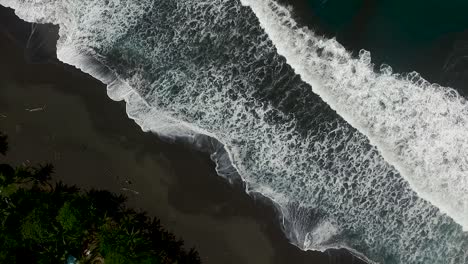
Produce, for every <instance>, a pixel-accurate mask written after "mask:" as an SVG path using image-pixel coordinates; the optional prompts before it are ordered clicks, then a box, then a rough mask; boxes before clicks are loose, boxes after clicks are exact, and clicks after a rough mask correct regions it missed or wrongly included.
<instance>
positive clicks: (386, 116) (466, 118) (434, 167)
mask: <svg viewBox="0 0 468 264" xmlns="http://www.w3.org/2000/svg"><path fill="white" fill-rule="evenodd" d="M242 3H243V4H245V5H248V6H250V7H251V8H252V10H253V11H254V12H255V14H256V15H257V16H258V18H259V21H260V23H261V25H262V27H263V28H264V29H265V31H266V32H267V33H268V35H269V37H270V38H271V40H272V41H273V43H274V44H275V46H276V48H277V49H278V52H279V53H280V54H281V55H283V56H285V57H286V59H287V61H288V63H289V64H290V65H291V66H292V67H293V68H294V70H295V72H296V73H298V74H300V75H301V78H302V79H303V80H304V81H306V82H308V83H309V84H311V85H312V89H313V90H314V92H316V93H317V94H319V95H320V96H321V97H322V98H323V99H324V100H325V101H326V102H327V103H328V104H329V105H330V106H331V107H332V108H333V109H335V110H336V111H337V112H338V113H339V114H340V115H341V116H342V117H344V119H345V120H346V121H347V122H349V123H350V124H352V125H353V126H355V127H356V128H358V129H359V131H360V132H362V133H364V134H365V135H366V136H367V137H368V138H369V139H370V142H371V143H372V144H373V145H375V146H377V147H378V148H379V150H380V152H381V153H382V155H383V156H384V157H385V159H386V160H387V161H388V162H390V163H391V164H392V165H393V166H395V167H396V168H397V169H398V171H399V172H400V173H401V174H402V175H403V176H404V177H405V179H406V180H408V182H409V183H410V184H411V186H412V187H413V189H414V190H416V191H417V193H418V195H419V196H421V197H423V198H425V199H427V200H428V201H430V202H431V203H432V204H434V205H436V206H438V207H439V208H440V209H441V210H442V211H443V212H445V213H447V214H448V215H450V216H451V217H452V218H453V219H455V221H457V222H458V223H459V224H461V225H462V226H463V227H464V229H465V230H466V229H467V228H468V105H467V103H466V99H465V98H463V97H461V96H460V95H459V94H458V93H457V92H456V91H455V90H453V89H451V88H446V87H440V86H439V85H436V84H430V83H428V82H427V81H425V80H424V79H423V78H422V77H421V76H419V75H418V74H417V73H411V74H408V75H406V76H401V75H398V74H393V73H392V69H391V68H390V67H389V66H383V67H381V68H380V73H376V72H374V71H373V65H372V64H371V57H370V53H369V52H366V51H361V53H360V54H359V59H353V58H352V57H351V54H350V53H348V52H347V51H346V50H345V49H344V48H343V47H342V46H341V45H340V44H339V43H338V42H336V41H335V40H334V39H323V38H321V37H318V36H316V35H315V34H314V33H313V32H312V31H310V30H309V29H307V28H300V27H299V26H298V25H297V24H296V22H295V21H294V20H293V19H292V17H291V14H290V11H289V10H288V9H286V8H284V7H282V6H280V5H278V4H277V3H276V2H274V1H272V0H242Z"/></svg>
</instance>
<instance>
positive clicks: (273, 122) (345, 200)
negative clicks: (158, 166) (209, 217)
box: [0, 0, 468, 263]
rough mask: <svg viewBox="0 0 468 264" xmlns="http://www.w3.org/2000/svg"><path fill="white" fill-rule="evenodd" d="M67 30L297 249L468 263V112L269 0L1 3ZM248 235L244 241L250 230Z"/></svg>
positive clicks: (69, 58) (92, 68) (95, 65)
mask: <svg viewBox="0 0 468 264" xmlns="http://www.w3.org/2000/svg"><path fill="white" fill-rule="evenodd" d="M0 4H2V5H4V6H9V7H12V8H14V9H15V11H16V13H17V14H18V16H20V17H21V18H22V19H24V20H26V21H29V22H35V23H53V24H57V25H59V26H60V32H59V34H60V38H59V41H58V44H57V55H58V58H59V59H60V60H61V61H63V62H65V63H68V64H71V65H74V66H76V67H77V68H79V69H81V70H83V71H84V72H87V73H89V74H90V75H92V76H94V77H95V78H97V79H99V80H101V81H102V82H104V83H106V84H107V85H108V94H109V96H110V97H111V98H112V99H114V100H125V101H126V103H127V113H128V115H129V117H131V118H133V119H134V120H135V121H136V122H137V123H138V124H139V125H140V126H141V127H142V129H143V130H145V131H152V132H154V133H157V134H159V135H160V136H162V137H184V138H186V139H187V140H190V139H196V138H197V135H207V136H209V137H212V138H215V139H216V140H217V141H219V142H220V143H221V144H222V146H223V150H222V151H221V150H220V151H217V152H214V153H213V159H214V160H215V161H216V162H217V165H218V171H219V172H220V173H223V172H224V171H228V170H229V168H234V169H235V171H236V172H237V173H238V174H239V175H240V176H241V177H242V179H243V180H244V181H245V183H246V186H247V187H246V188H247V190H246V191H248V192H251V193H260V194H262V195H264V196H266V197H268V198H269V199H271V200H272V201H273V202H274V203H275V204H276V206H277V207H278V209H279V211H280V212H281V216H282V219H283V226H284V231H285V234H286V235H287V236H288V238H289V239H290V240H291V242H292V243H294V244H295V245H297V246H298V247H300V248H302V249H304V250H308V249H313V250H326V249H328V248H347V249H349V250H351V251H352V252H353V253H354V254H356V255H358V256H360V257H361V258H363V259H366V260H367V261H368V262H376V263H468V252H467V250H468V235H467V234H466V233H465V232H464V229H466V228H467V227H468V218H467V216H468V197H467V196H468V192H467V190H468V184H467V174H468V173H467V171H468V129H467V128H468V127H467V126H468V122H467V121H468V120H467V119H468V107H467V104H466V100H465V99H464V98H462V97H461V96H459V95H458V93H457V92H456V91H454V90H453V89H450V88H446V87H440V86H438V85H435V84H430V83H428V82H426V81H425V80H424V79H422V78H421V77H420V76H419V75H418V74H416V73H411V74H408V75H399V74H394V73H392V70H391V68H390V67H389V66H383V67H381V68H380V70H379V71H374V69H373V65H372V63H371V58H370V54H369V53H368V52H365V51H362V52H361V53H360V54H359V57H358V58H353V56H352V55H351V54H350V53H349V52H347V51H346V50H345V49H344V48H343V47H342V46H341V45H340V44H339V43H338V42H336V41H335V40H334V39H325V38H322V37H320V36H317V35H315V34H314V32H313V31H311V30H310V29H307V28H301V27H299V26H298V25H297V24H296V23H295V21H294V20H293V19H292V16H291V12H290V11H289V10H288V9H287V8H284V7H282V6H281V5H279V4H277V3H276V2H274V1H272V0H242V1H238V0H198V1H194V0H190V1H189V0H185V1H184V0H178V1H175V0H164V1H163V0H152V1H151V0H147V1H131V0H106V1H100V0H0ZM246 239H248V238H246Z"/></svg>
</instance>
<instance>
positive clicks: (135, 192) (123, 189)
mask: <svg viewBox="0 0 468 264" xmlns="http://www.w3.org/2000/svg"><path fill="white" fill-rule="evenodd" d="M121 190H122V191H127V192H132V193H134V194H140V193H139V192H137V191H135V190H132V189H128V188H122V189H121Z"/></svg>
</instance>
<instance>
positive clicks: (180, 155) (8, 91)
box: [0, 8, 361, 264]
mask: <svg viewBox="0 0 468 264" xmlns="http://www.w3.org/2000/svg"><path fill="white" fill-rule="evenodd" d="M32 28H34V27H31V25H29V24H27V23H24V22H22V21H20V20H19V19H17V18H16V17H15V16H14V15H13V14H12V11H11V10H8V9H5V8H0V32H1V35H0V53H1V61H0V130H1V131H4V132H5V133H7V134H8V135H9V141H10V145H11V151H10V152H9V154H8V156H7V159H8V161H11V162H14V163H16V164H18V163H23V162H24V163H33V164H36V163H39V162H51V163H53V164H54V165H55V167H56V173H55V176H56V180H61V181H64V182H65V183H67V184H74V185H77V186H79V187H83V188H98V189H107V190H110V191H114V192H120V193H124V194H126V195H128V197H129V201H128V203H129V205H131V206H133V207H134V208H139V209H141V210H144V211H147V212H148V213H149V214H150V215H152V216H157V217H159V218H160V219H161V221H162V224H163V225H165V226H166V227H167V228H169V229H170V230H171V231H174V233H175V234H177V235H179V236H181V237H182V238H183V239H184V240H185V242H186V245H187V247H196V249H197V250H198V251H199V253H200V255H201V258H202V261H203V263H226V264H227V263H252V264H262V263H278V264H279V263H361V262H360V261H359V260H358V259H356V258H355V257H353V256H351V255H350V254H349V253H346V252H345V251H343V250H339V251H337V250H332V251H329V252H325V253H319V252H302V251H300V250H299V249H297V248H296V247H294V246H293V245H291V244H289V243H288V241H287V239H286V238H285V237H284V235H283V234H282V232H281V229H280V225H279V221H278V218H277V216H276V214H275V212H274V209H273V208H272V206H270V205H268V203H266V202H265V201H263V200H262V199H254V198H252V197H250V196H248V195H246V194H245V193H244V191H243V189H242V187H241V185H230V184H229V183H228V182H227V181H225V180H224V179H223V178H221V177H219V176H217V175H216V173H215V170H214V164H213V163H212V162H211V161H210V159H209V157H208V155H207V154H205V153H200V152H197V151H195V150H192V149H190V148H189V147H187V146H183V145H182V144H170V143H165V142H162V141H161V140H159V139H158V137H157V136H155V135H152V134H150V133H144V132H142V131H141V129H140V128H139V127H138V126H137V125H136V124H135V123H134V122H133V121H132V120H130V119H128V118H127V116H126V114H125V106H124V104H123V103H122V102H114V101H112V100H110V99H109V98H108V97H107V95H106V89H105V87H104V85H102V84H101V83H99V82H98V81H96V80H94V79H93V78H91V77H89V76H87V75H86V74H83V73H81V72H79V71H78V70H76V69H75V68H73V67H71V66H67V65H63V64H62V63H60V62H58V61H57V60H56V59H55V58H54V57H53V54H54V51H53V47H54V46H55V45H54V43H55V40H56V38H57V29H56V28H55V27H53V26H50V25H48V26H38V27H36V28H35V32H36V33H35V34H33V35H32V37H30V32H31V29H32Z"/></svg>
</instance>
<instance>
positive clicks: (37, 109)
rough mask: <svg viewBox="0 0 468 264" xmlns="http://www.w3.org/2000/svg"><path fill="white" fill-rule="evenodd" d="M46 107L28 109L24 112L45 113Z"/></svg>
mask: <svg viewBox="0 0 468 264" xmlns="http://www.w3.org/2000/svg"><path fill="white" fill-rule="evenodd" d="M45 107H46V106H45V105H44V106H43V107H36V108H31V109H29V108H26V109H24V110H26V111H28V112H39V111H44V110H45Z"/></svg>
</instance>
